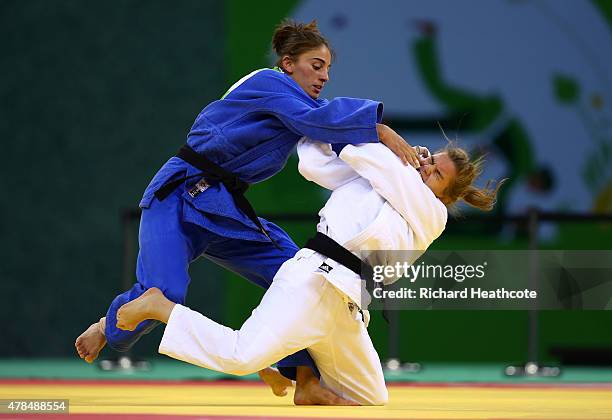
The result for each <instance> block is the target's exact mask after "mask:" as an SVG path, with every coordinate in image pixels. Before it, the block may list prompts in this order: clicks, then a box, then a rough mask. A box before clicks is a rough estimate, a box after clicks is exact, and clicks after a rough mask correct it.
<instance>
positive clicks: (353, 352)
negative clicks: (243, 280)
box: [159, 139, 447, 405]
mask: <svg viewBox="0 0 612 420" xmlns="http://www.w3.org/2000/svg"><path fill="white" fill-rule="evenodd" d="M298 154H299V157H300V163H299V171H300V173H301V174H302V175H303V176H304V177H305V178H306V179H308V180H311V181H313V182H316V183H317V184H319V185H321V186H322V187H325V188H328V189H330V190H333V192H332V194H331V196H330V198H329V200H328V201H327V203H326V204H325V207H323V209H321V211H320V212H319V216H320V217H321V221H320V223H319V224H318V226H317V230H318V231H319V232H322V233H324V234H326V235H327V236H330V237H331V238H332V239H334V240H335V241H336V242H338V243H339V244H341V245H343V246H344V247H345V248H347V249H348V250H350V251H351V252H353V253H355V254H356V255H357V256H359V257H360V258H363V255H364V254H363V253H364V252H367V251H373V250H411V251H412V250H422V251H424V250H425V249H427V247H428V246H429V245H430V244H431V243H432V242H433V241H434V240H435V239H436V238H437V237H438V236H439V235H440V234H441V233H442V231H443V230H444V227H445V225H446V219H447V211H446V207H445V206H444V205H443V204H442V202H441V201H440V200H438V199H437V198H436V197H435V195H434V194H433V193H432V191H431V190H430V189H429V187H427V186H426V185H425V183H424V182H423V181H422V179H421V177H420V175H419V173H418V172H417V171H416V170H415V169H414V168H412V167H409V166H408V167H407V166H404V165H403V164H402V163H401V161H400V160H399V159H398V158H397V157H396V156H395V155H394V154H393V153H392V152H391V151H390V150H389V149H388V148H387V147H385V146H384V145H382V144H363V145H359V146H352V145H348V146H345V147H344V149H343V150H342V152H341V153H340V156H339V157H338V156H337V155H336V153H335V152H333V151H332V150H331V147H330V146H329V145H328V144H323V143H317V142H313V141H310V140H308V139H303V140H301V141H300V143H299V144H298ZM323 262H325V263H326V264H327V265H328V266H329V267H331V270H330V269H325V270H322V269H320V268H319V267H320V266H321V264H322V263H323ZM408 262H409V263H411V262H412V261H408ZM380 263H381V262H380V261H378V262H377V264H380ZM364 283H365V282H363V281H362V280H361V279H360V278H359V276H358V275H357V274H355V273H354V272H352V271H351V270H349V269H348V268H346V267H344V266H342V265H340V264H338V263H337V262H335V261H334V260H331V259H329V258H327V257H325V256H323V255H321V254H319V253H317V252H315V251H313V250H310V249H302V250H300V251H299V252H298V253H297V254H296V255H295V257H293V258H292V259H290V260H288V261H287V262H285V263H284V264H283V265H282V266H281V268H280V270H279V271H278V273H277V274H276V276H275V277H274V281H273V283H272V285H271V286H270V288H269V289H268V290H267V292H266V293H265V295H264V297H263V299H262V301H261V303H260V304H259V306H258V307H257V308H255V309H254V310H253V313H252V315H251V316H250V317H249V319H248V320H247V321H246V322H245V323H244V324H243V325H242V327H241V328H240V330H233V329H231V328H227V327H225V326H223V325H220V324H218V323H216V322H214V321H212V320H211V319H209V318H207V317H205V316H204V315H202V314H200V313H198V312H195V311H192V310H191V309H189V308H187V307H185V306H182V305H178V304H177V305H176V306H175V307H174V309H173V311H172V313H171V315H170V318H169V320H168V325H167V326H166V329H165V332H164V336H163V338H162V341H161V343H160V346H159V352H160V353H162V354H166V355H168V356H170V357H173V358H175V359H179V360H183V361H185V362H188V363H192V364H195V365H198V366H202V367H205V368H208V369H213V370H217V371H221V372H225V373H230V374H235V375H246V374H249V373H254V372H257V371H259V370H261V369H263V368H265V367H267V366H269V365H271V364H273V363H275V362H276V361H278V360H280V359H282V358H283V357H285V356H287V355H290V354H292V353H295V352H296V351H298V350H301V349H304V348H307V349H308V352H309V353H310V354H311V356H312V358H313V359H314V360H315V362H316V364H317V367H318V369H319V371H320V373H321V382H322V383H323V385H324V386H326V387H328V388H329V389H331V390H332V391H334V392H335V393H336V394H338V395H340V396H341V397H343V398H347V399H350V400H353V401H355V402H357V403H359V404H362V405H382V404H385V403H386V402H387V398H388V397H387V389H386V386H385V381H384V377H383V371H382V366H381V363H380V359H379V357H378V354H377V353H376V350H375V349H374V346H373V345H372V341H371V339H370V337H369V335H368V332H367V329H366V327H367V316H366V317H365V318H366V321H365V323H364V321H363V320H362V316H361V314H360V313H359V311H358V310H357V306H358V307H361V308H362V309H364V310H365V309H366V306H367V302H362V301H361V297H362V293H366V292H365V291H364V290H363V288H364V287H365V284H364ZM349 303H352V304H351V305H349ZM351 308H353V309H352V310H351ZM366 314H367V311H366Z"/></svg>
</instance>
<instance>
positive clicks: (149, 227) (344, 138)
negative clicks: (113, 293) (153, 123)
mask: <svg viewBox="0 0 612 420" xmlns="http://www.w3.org/2000/svg"><path fill="white" fill-rule="evenodd" d="M382 110H383V107H382V104H381V103H379V102H375V101H370V100H367V99H356V98H336V99H333V100H331V101H327V100H325V99H312V98H311V97H309V96H308V95H307V94H306V93H305V92H304V90H303V89H302V88H301V87H300V86H299V85H298V84H297V83H296V82H295V81H294V80H293V79H292V78H291V77H289V76H288V75H287V74H285V73H283V72H282V71H280V70H278V69H262V70H257V71H255V72H253V73H251V74H250V75H248V76H245V77H244V78H243V79H241V80H240V81H239V82H237V83H236V84H235V85H234V86H232V87H231V88H230V90H229V91H228V92H227V93H226V94H225V95H224V96H223V98H222V99H220V100H217V101H214V102H212V103H210V104H209V105H208V106H207V107H206V108H204V109H203V110H202V111H201V112H200V114H199V115H198V116H197V118H196V120H195V123H194V124H193V127H192V128H191V130H190V132H189V135H188V137H187V144H188V145H189V146H190V147H191V148H193V149H194V150H195V151H196V152H198V153H199V154H202V155H204V156H206V157H207V158H208V159H209V160H211V161H213V162H214V163H216V164H218V165H220V166H221V167H223V168H224V169H226V170H228V171H231V172H232V173H234V174H236V175H237V176H238V178H240V179H241V180H243V181H245V182H247V183H248V184H253V183H257V182H261V181H263V180H265V179H267V178H270V177H271V176H272V175H274V174H276V173H277V172H279V171H280V170H281V169H282V168H283V167H284V165H285V164H286V162H287V159H288V158H289V155H290V154H291V152H292V150H293V148H294V147H295V145H296V144H297V142H298V140H299V139H300V138H301V137H303V136H308V137H310V138H311V139H313V140H319V141H322V142H326V143H332V144H340V143H349V144H358V143H370V142H377V141H378V136H377V132H376V123H379V122H381V120H382ZM200 173H201V171H200V170H199V169H197V168H195V167H193V166H191V165H190V164H188V163H187V162H185V161H184V160H182V159H180V158H178V157H176V156H175V157H172V158H170V159H169V160H168V161H167V162H166V163H165V164H164V165H163V166H162V168H161V169H160V170H159V171H158V172H157V174H156V175H155V177H154V178H153V180H152V181H151V183H150V184H149V186H148V187H147V189H146V190H145V192H144V195H143V198H142V200H141V202H140V207H141V208H142V217H141V222H140V231H139V245H140V250H139V254H138V261H137V268H136V278H137V282H136V283H135V284H134V286H133V287H132V288H131V289H130V290H128V291H126V292H125V293H122V294H120V295H119V296H117V297H116V298H115V299H114V300H113V302H112V304H111V306H110V308H109V310H108V313H107V315H106V331H105V333H106V340H107V342H108V344H109V345H110V346H111V347H112V348H113V349H115V350H117V351H126V350H128V349H129V348H130V347H131V346H132V345H133V344H134V343H135V342H136V341H137V340H138V339H139V338H140V337H141V336H142V335H143V334H146V333H148V332H149V331H151V330H152V329H153V328H154V327H155V326H156V325H157V324H158V323H157V322H156V321H150V320H149V321H145V322H143V323H141V324H140V325H139V326H138V327H137V328H136V330H135V331H123V330H120V329H118V328H117V327H116V324H117V317H116V316H117V310H118V309H119V308H120V307H121V306H122V305H123V304H125V303H127V302H129V301H131V300H133V299H135V298H137V297H138V296H140V295H141V294H142V293H143V292H144V291H145V290H147V289H149V288H151V287H157V288H159V289H161V290H162V291H163V293H164V294H165V295H166V297H168V299H170V300H172V301H174V302H176V303H181V304H182V303H184V302H185V296H186V293H187V287H188V285H189V282H190V278H189V273H188V267H189V264H190V263H191V262H192V261H194V260H195V259H197V258H198V257H199V256H204V257H206V258H208V259H210V260H212V261H214V262H216V263H218V264H219V265H221V266H223V267H226V268H227V269H229V270H231V271H233V272H235V273H237V274H239V275H241V276H243V277H245V278H246V279H248V280H249V281H251V282H253V283H255V284H257V285H258V286H260V287H263V288H265V289H267V288H268V287H269V286H270V284H271V283H272V279H273V278H274V275H275V274H276V272H277V271H278V269H279V268H280V266H281V265H282V264H283V263H284V262H285V261H287V260H288V259H290V258H292V257H293V256H294V254H295V253H296V252H297V250H298V247H297V246H296V245H295V243H294V242H293V241H292V240H291V238H289V236H288V235H287V234H286V233H285V232H284V231H283V230H282V229H281V228H279V227H278V226H276V225H275V224H273V223H271V222H268V221H266V220H264V219H260V221H261V223H262V225H263V227H264V228H265V229H266V230H267V232H268V233H269V235H270V237H271V238H272V239H274V241H276V243H277V244H278V245H280V247H281V249H279V248H277V247H276V246H274V244H273V243H272V242H271V241H270V239H269V238H267V237H266V236H265V235H264V234H263V233H262V232H261V231H260V230H259V228H258V227H257V226H256V225H255V223H253V221H251V220H250V219H249V218H248V217H247V216H246V215H245V214H244V213H243V212H242V211H240V209H238V208H237V207H236V205H235V203H234V200H233V198H232V196H231V194H230V193H229V192H228V190H227V189H226V187H225V186H224V185H223V184H222V183H217V184H213V185H211V186H209V187H208V188H207V189H206V190H205V191H203V192H201V193H200V194H197V195H195V196H192V195H190V194H189V190H190V189H191V188H192V187H193V185H194V184H195V183H196V182H197V181H198V180H199V179H200V178H201V176H198V174H200ZM182 177H191V178H188V179H187V180H186V181H185V182H184V183H182V185H180V186H179V187H178V188H177V189H175V190H174V191H173V192H172V193H171V194H170V195H169V196H168V197H166V198H165V199H163V200H161V201H160V200H159V199H157V198H156V197H155V192H156V191H157V190H159V188H161V187H162V186H163V185H165V184H167V183H168V182H171V181H173V180H177V179H179V178H182ZM279 315H281V316H282V314H279ZM298 327H299V326H296V328H298ZM278 366H279V368H281V371H282V372H283V374H284V375H285V376H288V377H294V375H295V367H296V366H311V367H312V368H313V369H314V370H315V372H316V367H315V366H314V363H313V361H312V359H311V358H310V356H309V355H308V353H307V352H306V351H305V350H303V351H301V352H299V353H296V354H294V355H292V356H289V357H287V358H285V359H283V360H282V361H281V362H279V364H278Z"/></svg>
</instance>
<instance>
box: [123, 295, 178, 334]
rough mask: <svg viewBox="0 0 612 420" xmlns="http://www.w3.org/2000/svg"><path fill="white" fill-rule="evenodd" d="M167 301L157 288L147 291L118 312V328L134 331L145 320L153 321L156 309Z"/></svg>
mask: <svg viewBox="0 0 612 420" xmlns="http://www.w3.org/2000/svg"><path fill="white" fill-rule="evenodd" d="M163 300H167V299H166V297H165V296H164V294H163V293H162V291H161V290H159V289H158V288H157V287H152V288H150V289H147V290H146V291H145V292H144V293H143V294H142V295H140V296H139V297H138V298H136V299H134V300H133V301H131V302H128V303H126V304H125V305H123V306H121V308H119V310H118V311H117V328H120V329H122V330H127V331H134V330H135V329H136V327H137V326H138V324H140V323H141V322H142V321H144V320H145V319H152V317H153V311H154V308H155V307H156V306H157V304H158V303H159V302H160V301H163Z"/></svg>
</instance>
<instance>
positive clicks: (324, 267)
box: [317, 263, 334, 273]
mask: <svg viewBox="0 0 612 420" xmlns="http://www.w3.org/2000/svg"><path fill="white" fill-rule="evenodd" d="M333 269H334V267H332V266H330V265H329V264H326V263H323V264H321V265H320V266H319V268H317V271H323V272H325V273H329V272H330V271H332V270H333Z"/></svg>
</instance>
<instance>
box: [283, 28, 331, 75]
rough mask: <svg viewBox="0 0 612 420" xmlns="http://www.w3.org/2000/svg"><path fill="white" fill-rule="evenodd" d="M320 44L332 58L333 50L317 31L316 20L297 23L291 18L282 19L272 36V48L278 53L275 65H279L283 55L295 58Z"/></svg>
mask: <svg viewBox="0 0 612 420" xmlns="http://www.w3.org/2000/svg"><path fill="white" fill-rule="evenodd" d="M321 45H325V46H326V47H327V48H328V49H329V50H330V52H331V54H332V59H333V57H334V52H333V51H332V49H331V48H330V46H329V43H328V42H327V40H326V39H325V37H323V35H321V32H319V28H318V27H317V21H316V20H313V21H312V22H310V23H298V22H296V21H294V20H291V19H284V20H283V21H282V22H281V23H279V24H278V26H277V27H276V29H275V30H274V35H273V36H272V48H273V49H274V51H275V52H276V55H278V58H279V59H278V63H277V65H279V66H280V62H281V60H282V58H283V57H284V56H286V55H287V56H289V57H291V58H296V57H298V56H299V55H300V54H302V53H304V52H306V51H310V50H314V49H316V48H319V47H320V46H321Z"/></svg>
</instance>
